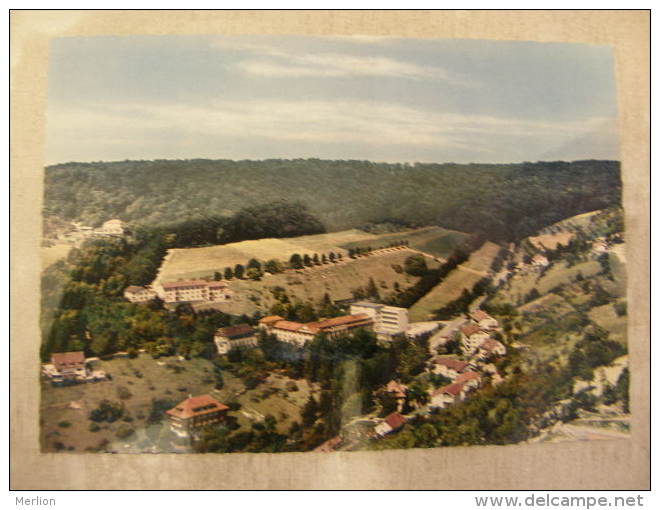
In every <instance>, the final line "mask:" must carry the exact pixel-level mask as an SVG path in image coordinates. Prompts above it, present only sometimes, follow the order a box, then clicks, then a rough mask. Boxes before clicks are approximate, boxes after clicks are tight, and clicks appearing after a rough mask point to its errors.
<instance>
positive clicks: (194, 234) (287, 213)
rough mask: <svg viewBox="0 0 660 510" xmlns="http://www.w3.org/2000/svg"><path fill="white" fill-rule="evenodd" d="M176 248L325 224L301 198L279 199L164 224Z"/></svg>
mask: <svg viewBox="0 0 660 510" xmlns="http://www.w3.org/2000/svg"><path fill="white" fill-rule="evenodd" d="M161 230H163V231H166V232H168V233H169V234H170V236H171V237H170V242H171V245H172V246H173V247H175V248H189V247H192V246H202V245H206V244H223V243H234V242H238V241H245V240H248V239H263V238H266V237H296V236H304V235H310V234H322V233H323V232H325V227H324V226H323V224H322V223H321V222H320V221H319V220H318V219H317V218H316V217H314V216H313V215H312V214H310V212H309V210H308V209H307V207H306V206H305V205H304V204H303V203H301V202H292V203H288V202H283V201H275V202H270V203H265V204H262V205H259V206H253V207H245V208H243V209H240V210H239V211H238V212H236V213H235V214H233V215H231V216H229V217H221V216H209V217H206V218H199V219H192V220H188V221H183V222H178V223H175V224H172V225H167V226H165V227H161Z"/></svg>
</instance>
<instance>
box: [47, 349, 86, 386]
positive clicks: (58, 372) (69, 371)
mask: <svg viewBox="0 0 660 510" xmlns="http://www.w3.org/2000/svg"><path fill="white" fill-rule="evenodd" d="M50 362H51V365H52V366H53V368H54V373H53V374H54V376H55V377H62V378H63V379H69V380H70V379H81V380H84V379H85V377H86V376H87V368H86V365H85V353H84V352H82V351H73V352H54V353H52V354H51V355H50Z"/></svg>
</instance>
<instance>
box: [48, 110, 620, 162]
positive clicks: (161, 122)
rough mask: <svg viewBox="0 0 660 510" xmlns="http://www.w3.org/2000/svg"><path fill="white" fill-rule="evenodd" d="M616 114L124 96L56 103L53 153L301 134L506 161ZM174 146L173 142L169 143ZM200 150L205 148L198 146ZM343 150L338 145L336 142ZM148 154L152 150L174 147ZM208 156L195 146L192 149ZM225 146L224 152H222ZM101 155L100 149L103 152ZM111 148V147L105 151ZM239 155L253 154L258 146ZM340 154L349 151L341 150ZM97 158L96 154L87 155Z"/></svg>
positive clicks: (308, 138) (303, 145)
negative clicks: (121, 101)
mask: <svg viewBox="0 0 660 510" xmlns="http://www.w3.org/2000/svg"><path fill="white" fill-rule="evenodd" d="M610 123H613V122H612V121H611V119H604V118H592V119H589V120H587V121H584V120H581V121H579V122H578V121H576V122H536V121H528V120H521V119H514V118H500V117H492V116H480V115H462V114H456V113H442V112H431V111H425V110H420V109H415V108H411V107H408V106H404V105H399V104H393V103H378V102H367V101H280V100H277V101H270V100H260V101H243V102H237V101H224V100H216V101H214V102H212V103H210V104H208V105H206V106H204V107H201V106H188V105H183V104H177V105H170V104H166V105H160V106H159V105H121V106H116V107H114V108H108V106H107V104H104V105H100V104H99V105H91V106H87V107H85V108H81V107H77V108H76V109H53V110H51V111H50V112H49V129H48V133H49V136H48V147H49V150H50V153H49V155H48V156H49V157H48V160H49V161H62V160H69V159H79V158H76V157H73V156H67V157H63V156H61V154H67V153H70V154H76V150H78V149H77V147H89V148H90V154H94V152H93V151H92V150H91V149H92V148H96V147H99V146H103V147H104V150H106V151H107V150H112V151H113V156H112V157H114V158H115V159H123V157H136V156H135V154H134V153H133V152H131V153H130V154H129V155H127V156H123V155H122V154H123V153H122V150H128V148H130V147H133V148H135V150H139V147H140V146H142V147H154V149H153V150H155V151H157V150H158V149H157V147H159V146H161V147H163V148H165V147H167V144H168V143H172V142H171V141H172V140H174V141H175V142H176V143H177V145H178V147H179V149H181V148H185V145H186V144H189V145H190V146H191V147H195V148H198V147H200V146H203V145H207V146H209V147H213V146H218V145H219V144H222V143H224V142H225V141H226V140H240V141H241V144H242V145H243V146H248V147H249V146H250V144H252V145H253V146H254V147H261V146H262V145H263V144H264V142H267V143H269V144H271V145H272V144H275V145H277V143H285V142H286V143H288V144H291V143H294V144H300V154H299V155H301V154H308V153H309V149H310V148H314V147H318V148H326V147H328V146H331V145H332V146H335V147H337V146H339V147H340V146H341V145H342V144H350V145H355V144H360V145H363V146H364V147H365V148H367V150H369V153H370V154H373V153H374V151H378V148H379V147H380V148H383V149H385V148H391V147H394V146H399V147H405V148H406V150H411V149H412V150H419V151H429V150H438V151H441V150H451V151H452V153H454V154H456V153H459V154H460V153H465V154H470V155H471V156H470V157H472V155H473V154H475V153H480V154H483V155H484V157H485V158H486V159H488V155H489V154H491V155H492V158H493V159H492V161H501V159H500V155H501V154H508V155H510V156H509V158H510V160H512V161H513V160H515V158H518V160H523V159H535V157H534V156H535V154H536V155H540V154H542V153H543V152H545V151H547V150H548V149H551V148H553V147H560V146H563V145H565V144H567V143H569V142H570V141H571V140H576V139H579V138H581V137H584V136H586V135H588V134H589V133H592V132H593V131H594V130H595V129H596V128H597V127H599V126H603V125H608V124H610ZM162 150H163V152H165V149H162ZM191 150H198V149H191ZM335 150H336V149H335ZM166 156H167V154H164V153H163V154H162V155H161V154H149V155H145V157H166ZM197 156H207V157H208V156H209V154H190V155H189V156H187V157H197ZM218 156H220V154H218ZM98 157H101V156H100V155H99V156H92V159H96V158H98ZM103 157H105V158H108V156H105V155H104V156H103ZM232 157H246V158H249V157H252V156H251V155H250V154H241V155H233V156H232ZM336 157H337V158H342V157H344V156H343V155H342V154H341V153H338V154H336ZM88 159H89V158H88Z"/></svg>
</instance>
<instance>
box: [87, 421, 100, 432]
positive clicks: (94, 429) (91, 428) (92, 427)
mask: <svg viewBox="0 0 660 510" xmlns="http://www.w3.org/2000/svg"><path fill="white" fill-rule="evenodd" d="M99 430H101V427H99V426H98V424H97V423H94V422H92V423H90V425H89V431H90V432H98V431H99Z"/></svg>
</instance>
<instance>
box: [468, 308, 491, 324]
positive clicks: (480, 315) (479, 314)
mask: <svg viewBox="0 0 660 510" xmlns="http://www.w3.org/2000/svg"><path fill="white" fill-rule="evenodd" d="M470 317H472V318H473V319H474V320H475V321H477V322H481V321H482V320H485V319H490V318H491V316H490V315H488V314H487V313H486V312H484V311H483V310H477V311H475V312H472V313H471V314H470Z"/></svg>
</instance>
